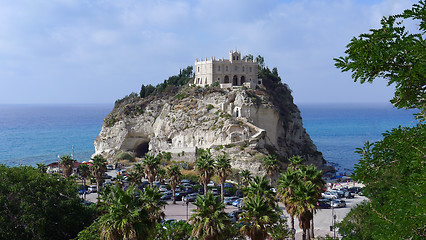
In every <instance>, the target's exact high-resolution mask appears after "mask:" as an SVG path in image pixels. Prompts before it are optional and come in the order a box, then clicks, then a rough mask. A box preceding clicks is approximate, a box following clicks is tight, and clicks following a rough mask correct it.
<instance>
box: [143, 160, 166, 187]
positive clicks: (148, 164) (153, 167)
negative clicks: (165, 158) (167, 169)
mask: <svg viewBox="0 0 426 240" xmlns="http://www.w3.org/2000/svg"><path fill="white" fill-rule="evenodd" d="M160 160H161V159H160V158H159V157H158V155H157V156H154V155H152V154H146V155H145V158H144V160H143V161H142V163H143V165H144V168H145V175H146V176H147V178H148V182H149V185H150V186H151V187H153V184H154V181H155V177H157V171H158V168H159V165H160Z"/></svg>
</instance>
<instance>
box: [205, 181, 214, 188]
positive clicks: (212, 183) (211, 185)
mask: <svg viewBox="0 0 426 240" xmlns="http://www.w3.org/2000/svg"><path fill="white" fill-rule="evenodd" d="M214 185H215V184H214V182H213V181H210V182H209V183H207V187H214Z"/></svg>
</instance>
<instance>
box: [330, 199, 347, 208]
mask: <svg viewBox="0 0 426 240" xmlns="http://www.w3.org/2000/svg"><path fill="white" fill-rule="evenodd" d="M331 207H335V208H341V207H346V202H345V200H342V199H334V200H333V201H331Z"/></svg>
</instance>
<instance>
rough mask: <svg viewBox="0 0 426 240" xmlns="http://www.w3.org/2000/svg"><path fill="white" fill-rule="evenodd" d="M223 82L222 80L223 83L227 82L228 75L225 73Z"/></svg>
mask: <svg viewBox="0 0 426 240" xmlns="http://www.w3.org/2000/svg"><path fill="white" fill-rule="evenodd" d="M223 82H224V83H229V77H228V75H226V76H225V78H224V80H223Z"/></svg>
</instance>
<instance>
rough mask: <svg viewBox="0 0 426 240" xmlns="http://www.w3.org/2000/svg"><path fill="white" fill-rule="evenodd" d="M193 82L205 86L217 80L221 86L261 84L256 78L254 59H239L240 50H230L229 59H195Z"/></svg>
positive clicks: (256, 69) (252, 86) (256, 67)
mask: <svg viewBox="0 0 426 240" xmlns="http://www.w3.org/2000/svg"><path fill="white" fill-rule="evenodd" d="M194 72H195V74H194V84H195V85H197V86H206V85H211V84H214V83H215V82H218V84H219V85H220V87H221V88H232V87H237V86H246V87H248V88H255V87H256V85H258V84H262V83H261V80H259V79H258V64H257V62H256V61H252V60H247V59H244V60H243V59H241V52H239V51H230V52H229V59H218V60H216V59H215V58H214V57H211V58H210V60H207V59H205V60H198V59H196V60H195V69H194Z"/></svg>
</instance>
